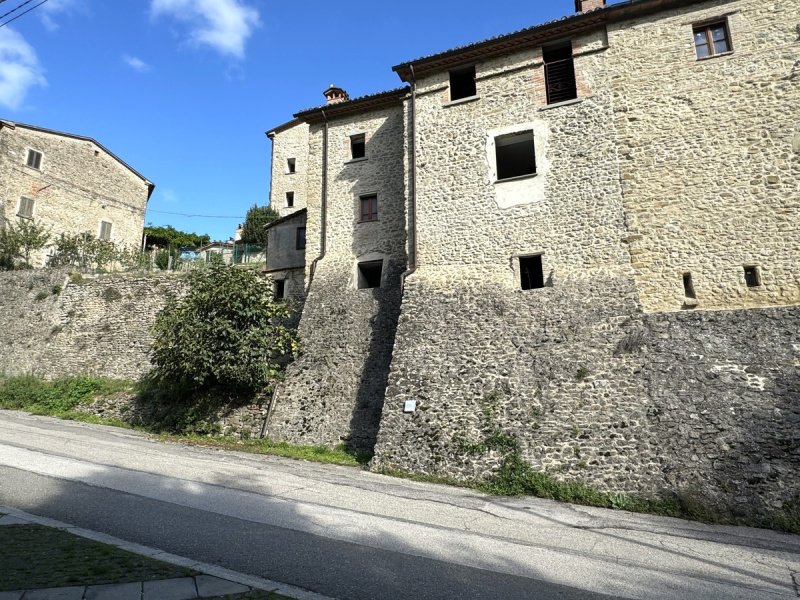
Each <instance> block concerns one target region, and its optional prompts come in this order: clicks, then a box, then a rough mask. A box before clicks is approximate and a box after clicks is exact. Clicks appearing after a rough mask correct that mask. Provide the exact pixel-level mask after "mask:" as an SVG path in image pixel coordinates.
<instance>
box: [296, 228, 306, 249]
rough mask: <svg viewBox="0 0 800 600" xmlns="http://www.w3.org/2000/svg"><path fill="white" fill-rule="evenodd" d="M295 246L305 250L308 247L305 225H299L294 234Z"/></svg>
mask: <svg viewBox="0 0 800 600" xmlns="http://www.w3.org/2000/svg"><path fill="white" fill-rule="evenodd" d="M294 241H295V244H294V247H295V248H296V249H297V250H305V249H306V228H305V227H298V228H297V231H295V234H294Z"/></svg>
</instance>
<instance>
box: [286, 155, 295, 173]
mask: <svg viewBox="0 0 800 600" xmlns="http://www.w3.org/2000/svg"><path fill="white" fill-rule="evenodd" d="M295 168H296V163H295V159H293V158H289V159H287V160H286V169H287V172H288V173H294V171H295Z"/></svg>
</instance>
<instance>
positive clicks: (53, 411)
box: [0, 375, 132, 416]
mask: <svg viewBox="0 0 800 600" xmlns="http://www.w3.org/2000/svg"><path fill="white" fill-rule="evenodd" d="M131 385H132V384H131V383H130V382H127V381H117V380H113V379H102V378H98V377H89V376H83V377H64V378H61V379H54V380H53V381H45V380H42V379H39V378H38V377H34V376H32V375H21V376H18V377H9V378H5V379H0V408H3V409H8V410H27V411H29V412H32V413H34V414H41V415H52V416H62V415H64V414H68V413H70V412H71V411H73V409H75V407H77V406H78V405H80V404H82V403H88V402H91V401H92V400H93V399H94V398H96V397H97V396H101V395H108V394H113V393H116V392H120V391H124V390H130V389H131Z"/></svg>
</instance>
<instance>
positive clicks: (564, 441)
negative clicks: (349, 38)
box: [267, 0, 800, 513]
mask: <svg viewBox="0 0 800 600" xmlns="http://www.w3.org/2000/svg"><path fill="white" fill-rule="evenodd" d="M576 9H577V12H576V14H574V15H572V16H568V17H565V18H563V19H560V20H556V21H552V22H549V23H545V24H543V25H538V26H535V27H530V28H527V29H522V30H520V31H517V32H515V33H512V34H509V35H504V36H499V37H496V38H492V39H489V40H486V41H483V42H478V43H475V44H472V45H468V46H464V47H461V48H457V49H453V50H448V51H445V52H442V53H439V54H435V55H432V56H427V57H423V58H420V59H417V60H413V61H409V62H406V63H402V64H400V65H397V66H396V67H394V71H395V72H396V73H397V74H398V76H399V77H400V79H401V80H402V81H403V82H404V83H406V84H407V85H408V87H406V88H401V89H398V90H393V91H389V92H384V93H380V94H375V95H372V96H367V97H363V98H358V99H354V100H351V99H349V98H348V97H347V95H346V93H345V92H344V91H343V90H341V89H340V88H336V87H333V86H332V87H331V88H330V89H329V90H328V91H327V92H326V98H327V100H328V103H327V104H326V105H325V106H322V107H319V108H316V109H311V110H306V111H302V112H299V113H297V114H296V115H294V116H295V119H294V120H293V121H291V122H289V123H287V124H285V125H283V126H281V127H279V128H276V129H275V130H273V131H272V132H270V137H271V139H272V141H273V183H272V191H273V195H272V202H273V205H275V206H280V205H281V201H282V198H283V195H284V194H287V193H288V192H291V191H292V190H289V189H288V188H286V185H287V184H286V181H287V178H291V177H296V179H295V181H296V182H298V183H297V185H298V189H302V190H303V192H302V196H303V198H302V202H303V203H302V205H298V206H301V207H302V208H304V209H305V210H306V211H307V212H306V216H305V218H306V225H305V226H306V231H307V245H306V260H305V280H304V283H305V289H306V298H305V306H304V310H303V315H302V318H301V321H300V336H301V340H302V343H303V348H304V352H303V356H302V358H301V359H300V360H299V361H297V362H296V363H294V364H293V365H292V366H291V367H290V369H289V372H288V373H287V377H286V380H285V382H284V383H283V384H282V385H281V386H280V388H279V389H278V392H277V394H278V396H277V399H276V409H275V414H274V417H273V420H272V422H271V423H270V433H271V435H274V436H276V437H281V438H284V439H289V440H292V441H300V442H313V443H324V444H331V445H333V444H336V443H339V442H345V443H348V444H350V445H351V446H353V447H355V448H357V449H362V450H366V451H372V450H374V452H375V458H374V460H373V464H374V465H378V466H383V467H388V468H394V469H403V470H410V471H416V472H424V473H434V474H441V475H448V476H455V477H464V478H474V477H482V476H486V475H488V474H490V473H492V472H493V471H494V470H495V469H496V468H497V467H498V466H499V465H500V464H502V461H503V460H504V454H503V451H502V449H499V448H494V447H492V445H491V443H490V441H487V440H491V439H496V437H495V438H493V434H494V433H496V432H498V431H502V432H504V433H505V434H508V435H510V436H512V437H513V439H514V447H515V448H516V451H517V452H519V453H520V455H521V456H522V457H523V458H524V460H525V461H526V462H527V463H528V464H530V465H532V466H533V467H534V468H536V469H538V470H545V471H548V472H550V473H553V474H555V475H557V476H558V477H560V478H562V479H566V480H580V481H585V482H588V483H590V484H592V485H595V486H597V487H599V488H601V489H605V490H608V491H614V492H646V493H652V492H657V491H661V490H665V489H666V490H670V491H672V492H677V491H680V490H685V489H689V488H691V489H699V490H701V492H700V493H702V494H707V495H708V496H709V498H711V499H712V500H713V501H715V502H717V503H722V504H725V508H727V509H730V510H731V511H733V512H734V513H735V512H736V511H737V510H739V511H745V512H746V511H748V510H757V509H758V507H761V508H763V509H766V510H771V509H778V508H779V507H780V506H782V505H783V503H784V502H785V501H788V500H791V499H792V498H793V497H795V496H798V495H800V480H798V478H797V477H796V475H792V473H797V472H798V470H797V469H798V467H800V444H798V441H797V437H796V434H795V433H793V431H796V428H797V427H798V426H800V373H798V365H800V333H798V329H797V322H798V317H800V313H799V312H798V309H797V307H796V305H797V304H799V303H800V225H798V223H800V219H798V215H800V187H799V186H798V184H797V182H798V179H799V178H800V156H798V155H799V154H800V120H798V116H797V111H796V107H797V106H798V104H800V86H798V84H797V77H796V76H797V73H798V65H800V40H798V37H797V31H796V27H797V25H798V22H797V15H798V14H800V12H799V11H798V9H800V1H798V0H789V1H787V2H781V3H764V2H761V1H759V0H633V1H631V2H625V3H621V4H614V5H609V6H606V5H605V2H603V0H578V1H577V2H576ZM306 136H307V138H308V144H307V147H306V145H305V143H304V140H305V137H306ZM296 157H302V159H299V158H298V159H297V160H298V161H299V162H297V163H296V164H297V165H302V166H303V169H302V171H298V172H297V173H295V174H294V175H288V174H286V173H284V172H283V169H284V166H285V165H288V164H290V163H289V162H288V161H289V159H291V158H296ZM276 165H277V166H276ZM276 168H277V169H278V170H279V171H280V172H278V173H276ZM276 177H277V179H278V180H279V181H276ZM300 182H302V183H300ZM284 208H285V209H287V210H288V209H289V208H292V207H286V206H284ZM267 262H268V265H267V266H268V268H269V262H270V258H269V257H268V261H267ZM378 266H380V270H378ZM506 450H507V448H506ZM787 474H788V475H787ZM734 496H735V497H736V499H737V500H736V504H737V505H736V506H735V507H731V506H730V502H732V500H731V498H733V497H734ZM798 497H800V496H798Z"/></svg>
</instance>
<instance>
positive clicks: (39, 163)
mask: <svg viewBox="0 0 800 600" xmlns="http://www.w3.org/2000/svg"><path fill="white" fill-rule="evenodd" d="M31 156H38V160H34V161H33V162H34V163H35V164H31ZM43 159H44V152H42V151H41V150H36V149H34V148H28V154H27V156H26V157H25V166H26V167H28V168H29V169H35V170H37V171H41V170H42V160H43Z"/></svg>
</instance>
